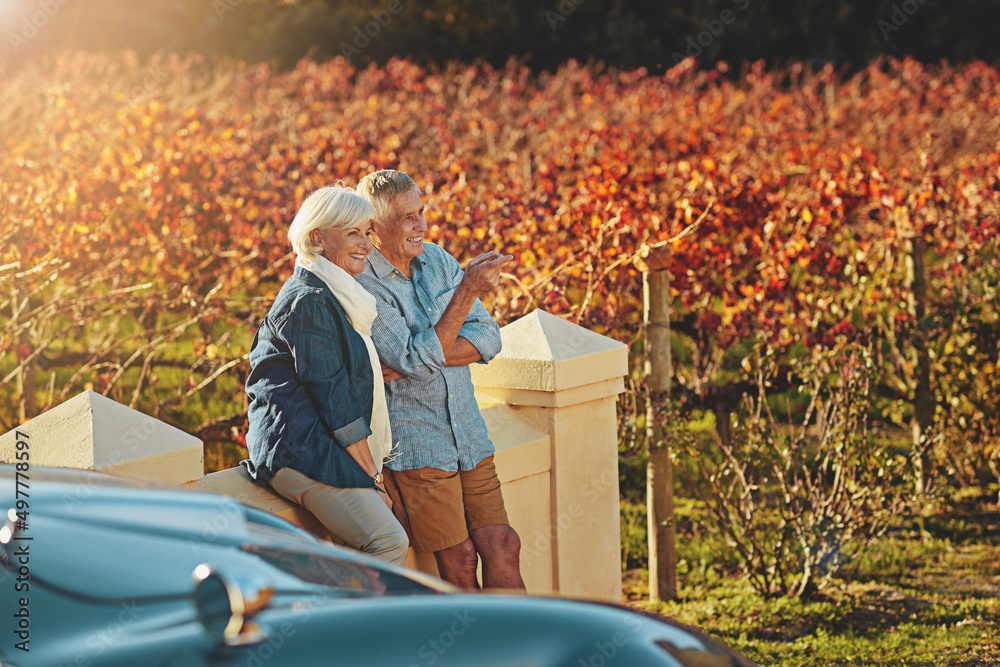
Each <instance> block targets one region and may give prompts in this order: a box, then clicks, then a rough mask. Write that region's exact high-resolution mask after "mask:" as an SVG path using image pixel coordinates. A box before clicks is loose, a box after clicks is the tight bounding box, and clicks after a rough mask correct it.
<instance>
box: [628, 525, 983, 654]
mask: <svg viewBox="0 0 1000 667" xmlns="http://www.w3.org/2000/svg"><path fill="white" fill-rule="evenodd" d="M984 517H985V518H986V519H987V520H986V521H983V520H982V519H983V518H984ZM995 522H996V514H995V508H994V512H993V513H992V514H991V515H985V514H984V515H982V517H980V519H979V520H969V519H968V518H961V519H958V518H954V517H943V518H934V519H933V520H931V519H929V520H927V521H925V524H924V530H923V532H921V531H918V530H915V529H906V530H904V529H899V530H897V531H896V536H894V537H891V538H887V539H885V540H882V541H881V542H879V543H877V544H875V545H872V546H870V547H869V548H868V549H866V550H865V551H864V552H863V553H861V554H860V555H859V557H858V558H857V559H855V560H854V561H853V562H852V563H851V564H850V565H849V566H848V567H847V568H845V569H844V570H843V571H842V572H841V576H840V578H838V579H836V580H835V581H834V585H833V586H831V587H830V588H828V589H826V590H825V591H823V593H822V594H820V595H818V596H817V597H815V598H814V599H809V600H800V599H795V598H778V599H773V600H766V599H764V598H762V597H761V596H759V595H758V594H757V593H755V592H754V591H753V590H752V589H751V588H750V585H749V584H748V583H747V581H746V580H745V579H744V578H742V577H740V576H739V575H738V574H737V573H736V572H735V568H733V566H732V563H731V562H727V561H731V559H728V558H726V559H718V562H716V558H715V557H714V556H713V552H714V553H720V552H722V551H723V550H724V549H725V547H724V545H721V544H719V543H715V544H712V543H711V541H710V540H708V539H701V540H700V541H699V542H698V543H697V544H696V545H694V546H692V544H690V543H688V544H685V543H684V542H683V539H684V536H682V537H680V538H679V539H678V557H679V563H681V562H683V563H685V566H684V567H679V569H680V570H681V571H682V574H681V577H680V579H681V581H680V589H681V590H680V595H679V599H678V600H676V601H671V602H665V603H650V602H649V601H648V600H645V599H644V597H645V595H646V571H645V570H643V569H634V570H630V571H628V572H627V573H626V577H625V580H624V591H625V597H626V599H627V600H628V602H629V604H633V605H636V606H639V607H642V608H644V609H648V610H651V611H656V612H657V613H662V614H666V615H668V616H671V617H673V618H676V619H678V620H680V621H682V622H685V623H690V624H692V625H695V626H697V627H699V628H701V629H703V630H705V631H706V632H708V633H710V634H712V635H715V636H717V637H719V638H720V639H721V640H723V641H724V642H726V643H727V644H729V645H730V646H732V647H733V648H735V649H737V650H739V651H741V652H742V653H743V654H744V655H746V656H747V657H748V658H750V659H752V660H754V661H755V662H757V663H758V664H760V665H778V666H789V667H791V666H793V665H794V666H800V665H801V666H817V667H818V666H820V665H823V666H839V665H884V666H885V667H889V666H890V665H891V666H896V665H934V666H938V665H954V666H958V665H968V666H972V665H977V666H979V665H1000V546H998V545H997V542H998V535H997V533H996V531H995V528H996V526H995ZM635 523H637V522H636V521H635V519H632V524H633V525H634V524H635ZM681 525H683V522H682V523H681ZM984 525H985V527H984ZM953 538H958V539H953ZM697 549H701V550H702V551H704V552H706V553H705V554H703V555H702V556H701V559H700V561H701V562H702V563H708V565H707V567H706V566H702V567H700V568H699V567H691V560H692V553H693V551H695V550H697Z"/></svg>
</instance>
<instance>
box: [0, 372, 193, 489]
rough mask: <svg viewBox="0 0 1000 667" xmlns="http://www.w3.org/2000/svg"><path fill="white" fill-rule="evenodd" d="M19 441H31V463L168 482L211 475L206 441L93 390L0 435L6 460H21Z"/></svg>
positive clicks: (2, 459)
mask: <svg viewBox="0 0 1000 667" xmlns="http://www.w3.org/2000/svg"><path fill="white" fill-rule="evenodd" d="M18 433H20V436H19V435H18ZM18 440H21V441H22V442H27V443H28V451H29V454H30V459H29V463H30V465H31V466H54V467H57V468H82V469H84V470H100V471H102V472H107V473H112V474H115V475H125V476H128V477H138V478H141V479H147V480H153V481H157V482H164V483H167V484H184V483H186V482H190V481H193V480H197V479H200V478H201V476H202V475H204V474H205V465H204V461H205V455H204V449H203V447H202V442H201V440H199V439H198V438H196V437H194V436H193V435H189V434H187V433H185V432H184V431H181V430H180V429H178V428H174V427H173V426H171V425H170V424H166V423H164V422H161V421H160V420H158V419H154V418H153V417H150V416H148V415H145V414H143V413H141V412H139V411H138V410H133V409H132V408H129V407H126V406H124V405H122V404H121V403H116V402H115V401H113V400H111V399H110V398H108V397H106V396H102V395H101V394H98V393H95V392H93V391H85V392H83V393H81V394H77V395H76V396H74V397H73V398H71V399H70V400H68V401H66V402H65V403H62V404H61V405H57V406H56V407H54V408H52V409H51V410H47V411H45V412H43V413H42V414H40V415H38V416H37V417H35V418H34V419H32V420H30V421H28V422H27V423H25V424H22V425H21V426H19V427H17V428H16V429H14V430H13V431H10V432H8V433H6V434H4V435H2V436H0V462H3V463H14V462H15V461H16V454H17V449H16V443H17V441H18Z"/></svg>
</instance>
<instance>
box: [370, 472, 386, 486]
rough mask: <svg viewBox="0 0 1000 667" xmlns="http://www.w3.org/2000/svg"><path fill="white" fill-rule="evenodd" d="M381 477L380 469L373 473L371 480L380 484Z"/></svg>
mask: <svg viewBox="0 0 1000 667" xmlns="http://www.w3.org/2000/svg"><path fill="white" fill-rule="evenodd" d="M383 479H384V478H383V477H382V471H381V470H380V471H379V472H377V473H375V475H374V476H373V477H372V481H373V482H375V483H376V484H381V483H382V480H383Z"/></svg>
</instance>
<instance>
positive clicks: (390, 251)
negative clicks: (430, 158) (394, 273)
mask: <svg viewBox="0 0 1000 667" xmlns="http://www.w3.org/2000/svg"><path fill="white" fill-rule="evenodd" d="M375 234H376V235H378V249H379V252H381V253H382V254H383V255H384V256H385V258H386V259H387V260H389V262H390V263H391V264H392V265H393V266H395V267H396V268H397V269H399V270H400V271H402V272H403V273H404V274H406V275H410V260H411V259H413V258H414V257H419V256H420V253H422V252H423V251H424V235H425V234H427V221H426V220H424V203H423V202H422V201H421V200H420V195H419V194H417V191H416V190H410V191H409V192H407V193H406V194H402V195H399V196H397V197H396V199H395V200H393V202H392V206H391V207H390V211H389V216H388V220H386V221H384V222H377V223H375Z"/></svg>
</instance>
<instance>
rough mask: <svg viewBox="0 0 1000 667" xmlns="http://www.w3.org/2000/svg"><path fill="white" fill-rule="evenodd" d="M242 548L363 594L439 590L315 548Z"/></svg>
mask: <svg viewBox="0 0 1000 667" xmlns="http://www.w3.org/2000/svg"><path fill="white" fill-rule="evenodd" d="M243 551H244V552H245V553H248V554H252V555H254V556H256V557H258V558H260V559H261V560H263V561H265V562H266V563H267V564H268V565H270V566H272V567H274V568H277V569H279V570H281V571H282V572H285V573H286V574H289V575H291V576H293V577H295V578H297V579H299V580H301V581H304V582H307V583H310V584H314V585H319V586H327V587H330V588H336V589H339V590H341V591H357V592H358V594H362V595H427V594H432V593H437V592H438V591H437V590H435V589H433V588H431V587H429V586H425V585H423V584H421V583H419V582H417V581H414V580H412V579H410V578H408V577H406V576H404V575H402V574H396V573H395V572H391V571H386V570H383V569H375V568H373V567H370V566H368V565H365V564H364V563H363V562H360V561H352V560H346V559H341V558H334V557H332V556H327V555H324V554H321V553H317V552H316V551H313V550H309V551H308V552H306V551H301V552H300V551H295V550H290V549H288V548H277V547H271V546H267V545H260V544H247V545H245V546H244V547H243Z"/></svg>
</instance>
